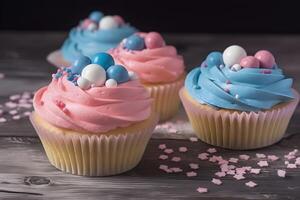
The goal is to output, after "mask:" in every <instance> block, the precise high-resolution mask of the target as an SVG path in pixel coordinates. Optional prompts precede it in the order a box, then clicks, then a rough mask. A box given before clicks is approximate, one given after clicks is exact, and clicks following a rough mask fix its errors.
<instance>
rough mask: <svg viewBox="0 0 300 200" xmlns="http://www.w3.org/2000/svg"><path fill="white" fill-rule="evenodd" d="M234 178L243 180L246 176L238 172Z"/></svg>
mask: <svg viewBox="0 0 300 200" xmlns="http://www.w3.org/2000/svg"><path fill="white" fill-rule="evenodd" d="M233 178H235V179H236V180H242V179H245V176H243V175H242V174H236V175H234V176H233Z"/></svg>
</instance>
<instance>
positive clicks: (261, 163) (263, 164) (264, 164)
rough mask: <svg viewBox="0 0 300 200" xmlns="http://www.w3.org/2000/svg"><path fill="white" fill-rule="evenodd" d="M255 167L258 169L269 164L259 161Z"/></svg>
mask: <svg viewBox="0 0 300 200" xmlns="http://www.w3.org/2000/svg"><path fill="white" fill-rule="evenodd" d="M257 165H258V166H260V167H268V166H269V163H268V162H267V161H265V160H261V161H259V162H258V163H257Z"/></svg>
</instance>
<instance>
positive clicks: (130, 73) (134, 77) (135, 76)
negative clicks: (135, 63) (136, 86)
mask: <svg viewBox="0 0 300 200" xmlns="http://www.w3.org/2000/svg"><path fill="white" fill-rule="evenodd" d="M128 75H129V78H130V80H136V79H138V76H137V74H136V73H135V72H133V71H128Z"/></svg>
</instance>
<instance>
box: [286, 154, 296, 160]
mask: <svg viewBox="0 0 300 200" xmlns="http://www.w3.org/2000/svg"><path fill="white" fill-rule="evenodd" d="M284 158H286V159H288V160H293V159H295V158H296V156H294V155H290V154H289V155H285V156H284Z"/></svg>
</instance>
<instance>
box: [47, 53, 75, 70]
mask: <svg viewBox="0 0 300 200" xmlns="http://www.w3.org/2000/svg"><path fill="white" fill-rule="evenodd" d="M47 61H48V62H49V63H51V64H52V65H54V66H55V67H69V66H70V65H71V63H70V62H68V61H66V60H65V59H64V58H63V55H62V53H61V51H60V50H56V51H53V52H51V53H50V54H49V55H48V56H47Z"/></svg>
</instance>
